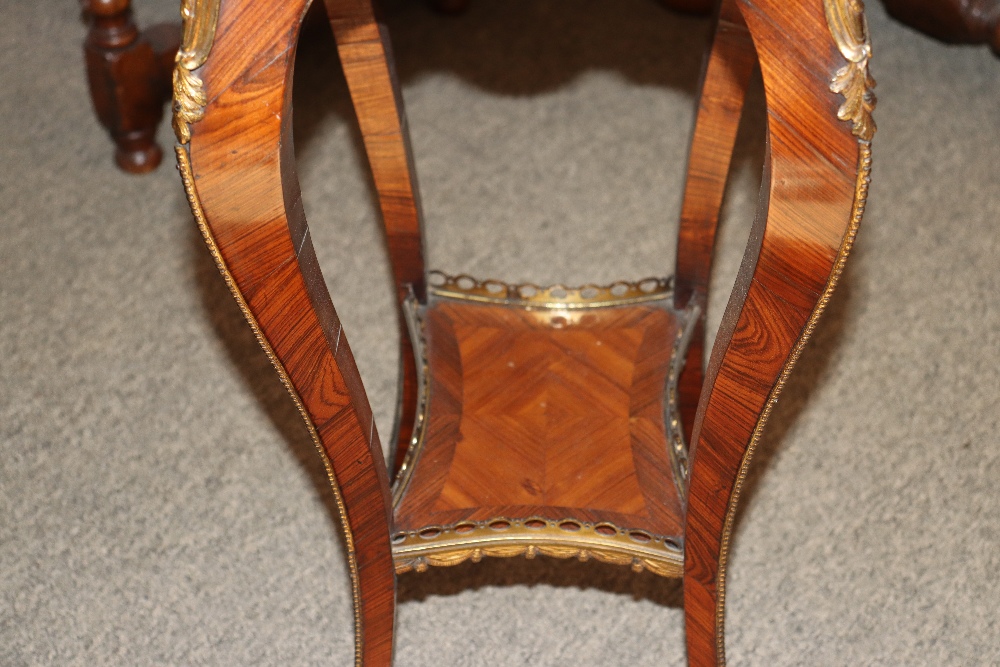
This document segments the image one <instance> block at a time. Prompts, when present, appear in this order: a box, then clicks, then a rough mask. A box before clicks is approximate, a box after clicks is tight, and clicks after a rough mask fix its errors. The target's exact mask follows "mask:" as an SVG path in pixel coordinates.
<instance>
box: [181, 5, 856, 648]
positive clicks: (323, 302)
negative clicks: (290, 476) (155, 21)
mask: <svg viewBox="0 0 1000 667" xmlns="http://www.w3.org/2000/svg"><path fill="white" fill-rule="evenodd" d="M306 5H307V2H306V0H292V1H289V2H260V1H259V0H256V1H254V0H222V2H221V10H220V14H219V18H218V28H217V31H216V34H215V41H214V46H213V47H212V50H211V56H210V57H209V58H208V60H207V62H205V64H204V66H203V67H200V69H199V71H198V72H197V76H198V77H200V78H201V79H203V80H204V85H205V90H204V93H205V95H204V98H205V100H206V105H205V108H204V115H203V117H201V118H198V119H196V121H192V124H191V138H190V143H188V144H185V145H182V146H180V147H179V151H178V157H179V160H180V164H181V171H182V174H183V175H184V177H185V185H186V187H187V189H188V193H189V196H190V198H191V202H192V207H193V209H194V211H195V214H196V217H197V218H198V220H199V224H200V225H201V227H202V231H203V233H204V234H205V237H206V241H207V242H208V245H209V248H210V249H211V250H212V252H213V254H214V255H215V256H216V259H217V261H218V262H219V265H220V269H221V270H222V272H223V274H224V276H225V277H226V279H227V281H228V282H229V284H230V287H231V289H232V290H233V294H234V296H235V298H236V299H237V301H238V302H239V303H240V305H241V307H242V308H243V309H244V312H245V314H246V316H247V319H248V321H249V322H250V324H251V326H252V327H253V328H254V330H255V331H256V333H257V334H258V337H259V338H260V341H261V344H262V345H263V346H264V349H265V350H266V351H267V352H268V354H269V355H270V356H271V358H272V361H273V362H274V364H275V366H276V368H277V369H278V372H279V374H280V375H281V377H282V379H283V380H284V381H285V382H286V385H287V386H288V388H289V391H290V393H291V395H292V397H293V400H295V402H296V404H297V405H298V407H299V409H300V410H301V412H302V415H303V417H304V419H305V421H306V424H307V426H308V427H309V428H310V432H311V433H312V434H313V437H314V439H315V441H316V443H317V446H318V449H319V452H320V454H321V456H322V457H323V459H324V461H325V463H326V464H327V466H328V470H329V472H330V476H331V482H332V484H333V488H334V491H335V493H336V495H337V498H338V502H339V503H340V507H341V511H342V519H343V528H344V533H345V539H346V542H347V545H348V553H349V565H350V570H351V573H352V581H353V584H354V586H355V589H354V592H355V612H356V633H357V649H358V657H357V662H358V664H359V665H367V666H369V667H372V666H380V667H381V666H386V665H389V664H390V663H391V659H392V632H393V623H394V604H395V596H394V591H395V578H394V577H395V575H394V567H395V566H394V562H393V557H394V554H393V549H394V547H393V543H394V542H398V541H399V540H401V539H402V540H404V541H405V540H406V539H409V538H408V537H407V536H401V535H400V534H398V533H397V531H403V530H404V529H412V531H416V533H417V537H416V539H418V540H419V539H421V538H422V537H423V536H422V535H420V533H421V532H424V531H422V530H421V528H422V527H424V526H431V525H433V526H437V527H438V528H433V529H431V530H429V531H426V533H425V535H424V536H426V537H427V538H428V539H430V538H433V537H434V536H435V535H437V534H438V533H439V532H441V530H440V527H441V526H442V525H443V524H446V523H449V522H450V523H454V522H456V521H477V520H483V521H489V520H491V519H493V518H495V517H497V515H498V514H499V515H501V516H504V515H505V516H507V518H508V519H510V521H509V523H514V518H516V517H521V519H525V520H523V521H522V520H519V521H520V523H519V524H518V525H519V526H522V527H526V528H527V529H531V528H532V526H531V525H529V523H530V522H531V521H532V520H531V519H530V517H536V518H538V519H537V520H538V521H542V519H545V520H546V521H548V520H549V519H554V520H556V521H558V520H559V519H562V518H565V514H566V513H571V514H572V515H573V516H575V517H577V519H578V520H579V521H580V522H584V521H585V522H587V523H588V524H594V525H593V526H590V525H588V526H587V530H590V529H591V528H594V534H593V535H592V536H591V537H592V538H593V539H594V540H595V541H596V540H599V539H601V535H600V534H599V533H600V531H599V530H597V529H598V528H600V527H601V523H600V522H602V521H611V520H612V519H613V520H614V521H615V522H616V524H617V522H622V523H623V524H624V525H625V527H629V528H632V527H636V526H643V527H646V528H647V530H648V531H649V532H654V531H664V532H667V533H670V534H671V535H675V536H676V537H675V538H673V542H672V544H673V545H674V546H675V547H677V548H679V546H680V545H679V544H678V542H680V541H681V540H682V541H683V576H684V607H685V615H686V632H687V646H688V658H689V661H690V664H692V665H719V664H723V663H724V660H725V658H724V632H723V627H724V612H725V607H724V600H725V578H726V563H727V557H728V552H729V548H730V542H731V535H732V522H733V516H734V514H735V509H736V507H737V505H738V501H739V495H740V488H741V484H742V480H743V478H744V477H745V474H746V470H747V466H748V464H749V461H750V459H751V456H752V454H753V450H754V447H755V445H756V442H757V440H758V439H759V437H760V433H761V430H762V429H763V427H764V424H765V422H766V419H767V416H768V414H769V412H770V409H771V406H772V405H773V403H774V401H775V400H776V398H777V396H778V393H779V391H780V389H781V387H782V386H783V384H784V381H785V378H786V377H787V375H788V373H789V372H790V370H791V368H792V365H793V364H794V362H795V360H796V358H797V357H798V355H799V353H800V351H801V349H802V346H803V344H804V343H805V341H806V339H807V338H808V336H809V334H810V332H811V331H812V328H813V327H814V326H815V323H816V320H817V318H818V316H819V314H820V313H821V312H822V310H823V309H824V307H825V305H826V302H827V300H828V299H829V296H830V293H831V291H832V289H833V287H834V286H835V284H836V281H837V278H838V276H839V275H840V271H841V270H842V268H843V263H844V261H845V259H846V256H847V253H848V251H849V250H850V247H851V244H852V243H853V240H854V235H855V233H856V231H857V226H858V223H859V222H860V217H861V213H862V211H863V205H864V200H865V197H866V193H867V174H868V166H869V164H870V143H869V142H870V139H871V134H872V132H873V130H874V125H873V124H871V122H870V118H869V116H870V111H871V108H872V107H873V105H874V98H873V97H872V96H871V95H870V92H869V91H868V88H869V87H870V86H872V85H874V84H873V82H872V81H871V80H870V78H869V77H868V75H867V57H868V55H869V51H868V50H867V45H866V44H864V43H860V44H857V43H855V44H852V43H850V41H851V40H856V39H859V38H862V37H864V38H866V34H865V29H864V28H863V24H862V23H861V22H859V20H858V19H859V18H860V17H859V15H858V14H857V13H856V12H857V10H858V7H859V4H858V3H853V2H851V1H850V0H803V1H802V2H796V3H788V2H785V1H784V0H725V2H724V3H723V6H722V8H721V10H720V13H719V16H718V22H717V30H716V36H715V38H714V40H713V43H712V46H711V50H710V54H709V58H708V63H707V66H706V69H705V72H704V76H703V80H702V102H701V103H700V106H699V111H698V115H697V120H696V126H695V133H694V139H693V143H692V153H693V155H692V157H691V159H690V163H689V172H688V180H687V186H686V190H685V203H684V206H683V212H682V216H681V218H682V219H681V228H680V240H679V247H680V255H681V256H679V257H678V262H677V276H676V280H677V283H676V285H677V293H676V294H677V295H676V299H675V300H674V302H673V303H665V304H663V305H662V306H657V307H653V306H651V305H649V304H643V305H639V304H632V305H629V306H627V307H624V306H623V307H620V308H614V309H609V310H607V311H604V312H600V313H598V312H597V311H594V312H592V313H587V314H590V315H594V319H593V320H586V321H585V320H584V318H585V317H586V316H587V314H580V313H572V316H571V317H568V316H567V315H566V314H563V313H556V312H555V311H552V312H550V311H547V310H546V309H544V308H525V307H522V306H519V305H512V304H505V305H496V304H493V305H484V304H481V303H477V304H469V303H465V302H460V301H459V302H455V301H453V300H450V299H445V298H439V297H437V296H431V297H428V296H427V295H426V294H425V287H424V285H425V276H424V267H423V259H422V255H421V238H420V237H421V232H420V229H421V219H420V210H419V204H418V198H417V192H416V179H415V175H414V173H413V170H412V160H411V158H410V154H409V146H408V143H407V140H406V126H405V120H404V115H403V112H402V105H401V103H400V99H401V98H400V95H399V91H398V86H397V83H396V81H395V77H394V75H393V70H392V66H391V63H390V60H391V58H390V52H389V48H388V39H387V36H386V32H385V30H384V28H383V27H382V26H381V25H380V24H379V22H378V17H377V15H376V14H375V12H374V11H373V10H372V8H371V6H370V4H369V3H368V2H366V1H362V0H328V2H327V7H328V10H329V13H330V21H331V25H332V26H333V32H334V34H335V36H336V39H337V43H338V49H339V50H340V53H341V58H342V61H343V64H344V68H345V73H346V75H347V80H348V85H349V87H350V90H351V96H352V100H353V101H354V104H355V109H356V111H357V114H358V120H359V126H360V127H361V130H362V136H363V137H364V141H365V147H366V151H367V153H368V157H369V163H370V165H371V168H372V170H373V172H374V181H375V184H376V189H377V190H378V195H379V202H380V205H381V207H382V213H383V218H384V221H385V225H386V236H387V239H388V242H389V249H390V257H391V259H392V263H393V268H394V271H395V276H396V291H397V296H398V297H400V299H403V298H404V297H406V296H407V295H409V294H410V293H411V292H412V293H413V295H414V298H415V301H416V303H417V304H418V307H419V308H422V309H423V311H422V312H423V317H424V322H425V327H426V328H425V335H426V337H427V341H426V342H427V369H428V370H427V373H428V381H429V387H430V396H429V400H430V404H429V414H428V419H427V422H426V424H425V425H426V429H427V430H426V433H427V437H426V441H425V442H424V444H423V446H424V447H425V449H423V450H421V451H419V452H415V460H416V462H415V464H414V466H413V467H412V468H407V470H404V475H405V474H412V479H410V481H409V484H410V486H409V487H408V488H406V489H404V491H405V492H404V493H403V494H402V497H401V498H400V501H399V503H398V506H397V507H396V511H395V515H394V514H393V511H392V501H391V499H390V487H389V476H388V472H387V470H386V466H385V463H384V461H383V458H382V454H381V449H380V446H379V441H378V435H377V433H376V431H375V428H374V421H373V419H372V414H371V409H370V407H369V405H368V400H367V398H366V396H365V393H364V389H363V387H362V386H361V381H360V377H359V375H358V372H357V368H356V366H355V364H354V359H353V357H352V355H351V352H350V347H349V345H348V343H347V340H346V337H345V335H344V332H343V331H342V327H341V325H340V322H339V320H338V318H337V315H336V312H335V310H334V307H333V303H332V300H331V298H330V295H329V294H328V292H327V289H326V286H325V283H324V281H323V278H322V275H321V273H320V269H319V266H318V264H317V261H316V256H315V253H314V252H313V248H312V244H311V240H310V236H309V230H308V227H307V225H306V221H305V218H304V214H303V210H302V204H301V195H300V193H299V188H298V182H297V179H296V176H295V168H294V156H293V149H292V144H291V127H290V114H291V108H290V99H291V95H290V88H291V76H292V63H293V61H294V53H295V44H296V40H297V35H298V31H299V27H300V22H301V20H302V16H303V14H304V13H305V10H306ZM831 17H832V18H831ZM748 36H749V37H748ZM754 62H759V64H760V67H761V71H762V74H763V82H764V88H765V94H766V100H767V110H768V116H767V119H768V120H767V122H768V143H767V154H766V162H765V173H764V178H763V187H762V193H761V198H760V203H759V208H758V214H757V217H756V220H755V222H754V226H753V230H752V232H751V235H750V242H749V244H748V247H747V250H746V253H745V255H744V260H743V264H742V267H741V269H740V272H739V275H738V278H737V281H736V285H735V288H734V291H733V293H732V296H731V298H730V301H729V305H728V306H727V309H726V312H725V314H724V317H723V323H722V327H721V329H720V331H719V333H718V335H717V337H716V343H715V347H714V349H713V351H712V354H711V357H710V360H709V363H708V365H707V369H706V370H705V372H704V373H702V372H701V371H702V369H701V363H702V360H701V354H702V349H703V342H702V341H703V338H702V337H703V335H704V333H703V330H702V329H703V327H701V328H699V330H698V331H697V332H696V335H695V340H694V341H693V343H692V347H691V353H690V356H689V357H688V359H687V363H686V365H685V370H684V373H683V374H682V387H681V392H680V393H681V397H680V399H679V400H680V402H681V404H682V408H683V414H684V417H685V420H686V422H687V423H685V424H684V425H683V428H684V430H686V431H687V432H689V434H690V439H689V443H690V445H689V449H688V451H687V460H688V465H689V468H688V472H687V474H686V476H685V475H683V474H682V475H681V477H680V478H679V479H678V478H677V477H676V475H675V476H674V477H673V478H672V477H671V476H670V474H671V469H670V464H669V456H668V455H667V453H666V450H667V449H668V448H669V446H670V443H668V442H666V438H665V435H664V427H665V421H664V420H665V417H664V412H665V411H664V409H663V406H664V403H663V401H664V400H665V398H664V395H665V389H666V388H665V386H664V385H665V378H666V374H667V372H668V371H667V368H668V365H669V364H668V362H669V359H670V356H671V352H672V346H673V343H674V341H675V340H676V333H677V326H678V324H677V319H676V318H675V314H676V313H678V312H679V309H680V308H681V307H684V308H688V307H690V308H693V309H695V311H697V309H698V308H701V307H703V305H704V303H705V302H706V301H705V299H706V294H707V285H708V275H709V271H710V267H711V255H712V247H713V245H714V237H715V228H716V225H717V222H718V207H719V204H720V203H721V198H722V192H723V190H724V185H725V180H726V176H727V171H728V165H729V154H730V153H731V150H732V144H733V137H734V134H735V130H736V125H737V123H738V118H739V114H740V110H741V107H742V100H743V96H744V91H745V87H746V81H747V78H748V76H749V73H750V69H751V66H752V64H753V63H754ZM192 118H193V116H192ZM428 299H429V300H428ZM581 312H582V311H581ZM578 315H579V318H580V319H579V320H577V319H573V318H575V317H577V316H578ZM557 318H562V320H558V319H557ZM404 338H405V337H404ZM598 342H600V345H598ZM403 345H404V348H403V349H404V351H408V350H409V348H408V347H406V346H407V345H408V342H406V341H405V340H404V343H403ZM598 348H600V350H598ZM403 363H404V364H410V363H413V366H412V367H410V366H407V368H410V370H406V371H405V373H407V374H409V375H407V376H405V377H404V387H403V390H402V396H403V401H404V408H405V409H407V410H410V412H404V413H403V414H404V422H405V423H403V424H401V426H400V434H401V437H400V440H399V443H398V448H399V450H400V451H401V452H402V451H403V450H404V449H405V445H406V443H407V442H408V438H404V437H402V436H403V434H406V433H408V431H407V429H412V425H413V424H414V423H415V422H414V420H413V419H412V415H414V414H415V406H416V404H417V395H416V394H417V392H416V380H417V377H418V374H417V373H416V372H415V371H416V364H415V362H413V360H412V359H411V358H410V357H408V356H405V355H404V359H403ZM702 378H703V379H702ZM696 396H697V401H695V397H696ZM418 419H419V417H418ZM501 455H502V459H501ZM408 465H409V463H408ZM407 471H409V472H407ZM674 482H676V483H674ZM685 490H686V493H685ZM642 522H646V523H642ZM500 523H501V524H502V523H503V522H500ZM543 523H544V522H543ZM571 527H572V526H571ZM480 528H481V527H470V530H474V529H475V530H479V529H480ZM497 528H498V531H496V532H497V533H498V534H497V535H491V536H490V539H491V540H494V543H495V544H502V543H503V539H504V537H503V535H500V534H499V533H503V530H502V529H503V528H506V526H502V525H497ZM577 528H583V526H577ZM486 529H487V530H488V529H489V526H487V527H486ZM557 529H558V527H557ZM581 532H586V531H581ZM611 532H614V531H613V530H612V531H611ZM524 535H525V533H523V532H522V533H521V537H520V538H519V539H522V540H524V539H530V538H525V537H524ZM584 537H586V536H584ZM581 539H583V538H581ZM587 539H590V538H589V537H587ZM625 539H629V537H628V535H626V536H625ZM515 546H517V549H513V550H511V551H508V552H504V553H499V555H513V554H514V553H524V554H525V555H528V556H529V557H530V556H531V555H533V554H534V553H535V552H534V551H532V550H531V549H530V548H529V549H527V550H525V549H523V548H522V547H523V546H524V545H523V544H520V545H515ZM501 551H502V550H501ZM540 552H541V553H544V551H540ZM483 553H485V551H484V552H483ZM574 553H577V552H574ZM579 553H581V554H582V553H584V552H583V551H579ZM487 555H490V554H487ZM556 555H560V554H556ZM677 555H678V558H680V556H681V554H680V552H679V551H678V552H677ZM467 556H468V554H461V557H462V558H465V557H467ZM473 559H474V560H475V557H474V556H473ZM453 562H456V561H455V560H447V559H446V560H445V561H442V562H441V563H440V564H451V563H453ZM612 562H621V563H622V564H632V565H633V567H636V568H637V569H641V563H639V562H637V561H635V560H633V559H631V558H628V559H624V560H622V561H612ZM432 564H433V563H432ZM679 565H680V563H679V561H678V566H679ZM406 567H409V565H406ZM414 567H415V569H419V568H416V566H414ZM662 573H667V574H671V573H673V574H676V573H677V571H676V570H674V571H671V570H669V568H668V569H666V570H664V571H663V572H662Z"/></svg>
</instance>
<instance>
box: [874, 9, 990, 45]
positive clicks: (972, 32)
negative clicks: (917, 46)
mask: <svg viewBox="0 0 1000 667" xmlns="http://www.w3.org/2000/svg"><path fill="white" fill-rule="evenodd" d="M883 2H884V3H885V8H886V9H887V10H889V14H890V15H891V16H892V17H893V18H894V19H896V20H897V21H901V22H903V23H905V24H907V25H909V26H912V27H914V28H916V29H917V30H919V31H920V32H923V33H926V34H928V35H930V36H931V37H935V38H937V39H940V40H941V41H944V42H949V43H953V44H966V43H969V44H983V43H986V44H989V45H990V46H991V47H992V48H993V51H994V52H995V53H996V54H997V55H1000V0H883Z"/></svg>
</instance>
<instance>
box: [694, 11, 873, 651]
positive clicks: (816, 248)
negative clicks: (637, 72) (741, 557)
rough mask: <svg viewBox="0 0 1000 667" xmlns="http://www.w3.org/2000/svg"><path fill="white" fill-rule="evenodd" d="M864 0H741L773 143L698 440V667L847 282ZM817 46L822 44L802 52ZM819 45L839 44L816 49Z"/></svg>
mask: <svg viewBox="0 0 1000 667" xmlns="http://www.w3.org/2000/svg"><path fill="white" fill-rule="evenodd" d="M857 6H858V5H857V4H855V3H853V2H851V1H850V0H810V1H809V2H801V3H787V2H785V1H784V0H739V8H740V10H741V11H742V13H743V15H744V18H745V20H746V23H747V26H748V27H749V29H750V33H751V35H752V36H753V39H754V43H755V44H756V48H757V53H758V57H759V59H760V64H761V71H762V74H763V79H764V89H765V94H766V97H767V109H768V149H767V156H766V157H767V160H766V163H765V174H764V184H763V186H762V196H761V202H760V205H759V208H758V214H757V218H756V221H755V223H754V226H753V229H752V231H751V234H750V243H749V244H748V247H747V251H746V253H745V255H744V259H743V265H742V267H741V269H740V272H739V275H738V276H737V280H736V287H735V289H734V291H733V295H732V297H731V299H730V302H729V305H728V307H727V309H726V312H725V314H724V316H723V324H722V327H721V328H720V331H719V334H718V337H717V339H716V343H715V348H714V349H713V351H712V356H711V359H710V361H709V364H708V370H707V372H706V379H705V385H704V388H703V390H702V394H701V400H700V402H699V405H698V412H697V416H696V419H695V423H694V429H693V436H692V441H691V443H692V449H691V461H692V466H691V479H690V487H689V491H688V508H687V517H686V528H685V544H684V548H685V554H684V558H685V574H684V609H685V616H686V626H687V644H688V659H689V661H690V664H691V665H693V666H698V667H700V666H706V665H721V664H724V663H725V646H724V644H725V640H724V631H723V628H724V620H725V582H726V561H727V557H728V552H729V547H730V541H731V537H732V530H733V520H734V516H735V512H736V507H737V505H738V502H739V496H740V487H741V485H742V482H743V480H744V478H745V476H746V471H747V468H748V465H749V462H750V459H751V457H752V455H753V451H754V448H755V446H756V444H757V442H758V440H759V438H760V435H761V432H762V429H763V427H764V424H765V422H766V420H767V417H768V415H769V414H770V411H771V408H772V406H773V405H774V402H775V401H776V400H777V397H778V394H779V393H780V391H781V388H782V386H783V385H784V383H785V379H786V378H787V376H788V374H789V372H790V371H791V368H792V366H793V365H794V363H795V361H796V359H797V358H798V356H799V354H800V352H801V350H802V347H803V345H804V344H805V342H806V340H807V339H808V338H809V336H810V334H811V332H812V330H813V327H814V326H815V324H816V321H817V319H818V317H819V316H820V314H821V313H822V312H823V309H824V308H825V306H826V303H827V301H828V299H829V297H830V294H831V293H832V291H833V289H834V287H835V286H836V283H837V279H838V278H839V276H840V273H841V271H842V269H843V266H844V262H845V261H846V258H847V254H848V252H849V251H850V249H851V246H852V244H853V241H854V236H855V233H856V232H857V227H858V223H859V222H860V219H861V214H862V211H863V209H864V204H865V200H866V197H867V191H868V173H869V167H870V164H871V160H870V140H871V137H872V134H873V132H874V124H873V123H872V122H871V118H870V111H871V109H872V108H873V106H874V97H873V96H872V95H871V93H870V90H869V88H870V87H871V86H873V85H874V82H873V81H871V79H870V77H868V74H867V61H868V56H869V55H870V47H869V46H868V44H867V34H866V31H867V29H866V27H865V26H864V23H863V17H862V16H861V15H860V13H858V12H859V10H857ZM828 12H829V16H830V17H831V22H830V23H829V24H828V19H827V16H828ZM860 38H863V39H862V40H861V41H858V40H859V39H860ZM806 44H808V45H812V48H809V49H805V48H802V47H801V46H797V45H806ZM822 44H828V45H829V48H816V45H822ZM845 83H850V84H852V85H845ZM838 114H839V116H840V117H838ZM842 118H843V120H842Z"/></svg>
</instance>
